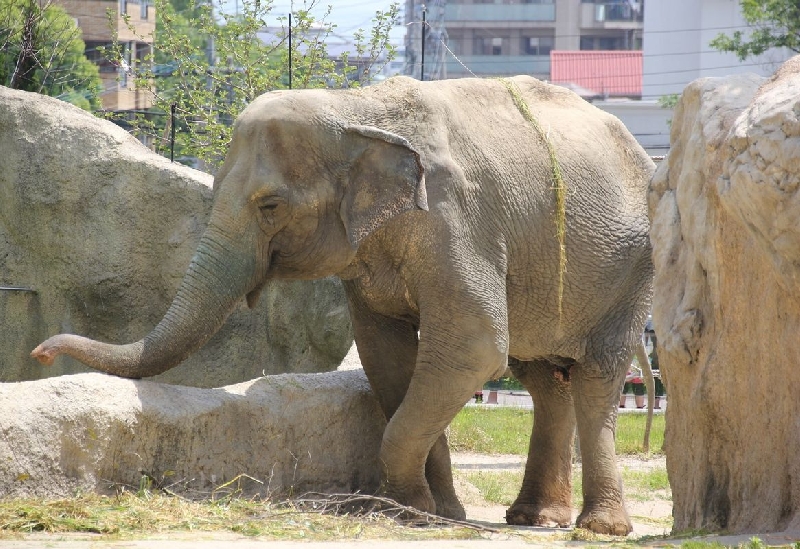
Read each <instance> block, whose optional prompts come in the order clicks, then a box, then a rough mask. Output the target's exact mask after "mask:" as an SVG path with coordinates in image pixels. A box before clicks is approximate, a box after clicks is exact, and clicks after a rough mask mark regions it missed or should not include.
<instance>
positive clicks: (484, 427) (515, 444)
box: [448, 406, 533, 456]
mask: <svg viewBox="0 0 800 549" xmlns="http://www.w3.org/2000/svg"><path fill="white" fill-rule="evenodd" d="M532 427H533V415H532V414H531V411H530V410H525V409H522V408H512V407H505V406H503V407H499V406H492V407H488V406H467V407H465V408H463V409H462V410H461V411H460V412H459V413H458V415H457V416H456V417H455V419H453V421H452V423H451V424H450V429H449V432H448V438H449V441H450V447H451V448H452V449H453V450H456V451H459V452H477V453H479V454H516V455H521V456H527V455H528V443H529V440H530V437H531V428H532Z"/></svg>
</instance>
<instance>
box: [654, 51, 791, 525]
mask: <svg viewBox="0 0 800 549" xmlns="http://www.w3.org/2000/svg"><path fill="white" fill-rule="evenodd" d="M798 90H800V58H794V59H792V60H790V61H788V62H787V63H786V64H785V65H784V67H783V68H782V69H781V70H780V71H778V73H777V74H776V75H775V77H774V78H773V79H772V80H769V81H765V80H763V79H761V78H759V77H756V76H730V77H725V78H706V79H700V80H697V81H695V82H693V83H692V84H690V85H689V86H688V87H687V88H686V90H685V91H684V93H683V95H682V97H681V99H680V102H679V103H678V106H677V108H676V110H675V116H674V118H673V121H672V135H671V149H670V152H669V155H668V157H667V159H666V160H665V161H664V162H662V164H661V165H660V166H659V167H658V170H657V172H656V174H655V176H654V178H653V181H652V184H651V189H650V197H649V198H650V216H651V220H652V228H651V238H652V242H653V248H654V263H655V273H656V274H655V283H654V292H655V296H654V303H653V320H654V324H655V329H656V333H657V335H658V342H659V351H658V353H659V363H660V366H661V372H662V375H663V376H664V381H665V385H666V389H667V394H668V398H669V407H668V410H667V431H666V437H665V447H666V454H667V468H668V473H669V478H670V485H671V487H672V494H673V502H674V511H673V515H674V518H675V522H674V530H675V531H676V532H680V531H684V530H697V529H703V530H711V531H728V532H732V533H744V532H757V531H761V532H764V531H782V530H797V529H800V512H799V511H800V482H798V480H797V479H800V453H798V452H797V449H798V448H800V399H798V397H797V387H800V368H798V362H800V338H798V337H797V334H796V331H797V326H798V325H800V224H798V221H797V220H798V219H800V195H799V194H798V184H799V183H800V118H799V115H800V94H799V93H798Z"/></svg>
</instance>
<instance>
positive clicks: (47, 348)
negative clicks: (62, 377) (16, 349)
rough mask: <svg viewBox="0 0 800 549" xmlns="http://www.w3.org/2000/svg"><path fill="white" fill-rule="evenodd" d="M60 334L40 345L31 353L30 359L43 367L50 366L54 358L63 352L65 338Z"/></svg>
mask: <svg viewBox="0 0 800 549" xmlns="http://www.w3.org/2000/svg"><path fill="white" fill-rule="evenodd" d="M65 335H66V334H61V335H57V336H53V337H51V338H49V339H47V340H46V341H43V342H42V343H40V344H39V345H38V346H37V347H36V348H35V349H34V350H33V351H31V357H32V358H35V359H36V360H38V361H39V362H40V363H42V364H44V365H45V366H52V365H53V362H54V361H55V359H56V357H57V356H58V355H60V354H61V353H63V352H64V345H65V343H66V342H65V339H66V338H65V337H64V336H65Z"/></svg>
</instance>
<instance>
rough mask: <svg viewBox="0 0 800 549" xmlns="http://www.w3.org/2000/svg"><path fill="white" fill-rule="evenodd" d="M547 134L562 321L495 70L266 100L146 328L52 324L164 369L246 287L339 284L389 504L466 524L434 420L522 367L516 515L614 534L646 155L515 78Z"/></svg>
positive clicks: (565, 94)
mask: <svg viewBox="0 0 800 549" xmlns="http://www.w3.org/2000/svg"><path fill="white" fill-rule="evenodd" d="M513 81H514V82H515V83H516V85H517V86H518V87H519V89H520V90H521V92H522V95H523V96H524V98H525V101H526V103H527V105H528V106H529V108H530V110H531V111H532V112H533V113H534V115H535V116H536V118H537V120H538V121H539V123H540V124H541V127H542V128H543V130H544V131H545V132H546V133H547V138H548V139H549V140H550V141H551V142H552V143H553V146H554V148H555V151H556V154H557V156H558V160H559V163H560V165H561V169H562V171H563V174H564V180H565V182H566V185H567V187H568V196H567V202H566V208H567V231H566V235H567V236H566V254H567V266H566V272H565V273H564V295H563V303H562V305H563V312H562V313H561V314H559V306H558V305H559V304H558V292H557V287H558V279H559V252H558V249H559V248H558V243H557V238H556V230H555V218H554V215H555V213H554V212H555V206H554V200H555V195H554V189H553V185H554V184H553V180H552V167H553V165H552V162H551V160H550V157H549V155H548V152H547V149H546V146H545V143H544V141H543V139H542V137H541V136H540V135H539V133H537V132H536V130H535V129H534V126H533V125H532V124H531V123H530V122H529V121H527V120H526V119H525V118H524V117H523V115H522V114H521V112H520V110H519V109H518V108H517V107H516V106H515V104H514V102H513V101H512V96H511V95H510V93H509V91H508V90H507V89H506V87H505V86H504V85H503V83H501V82H499V81H497V80H479V79H465V80H446V81H439V82H418V81H415V80H411V79H408V78H403V77H398V78H393V79H391V80H389V81H387V82H385V83H384V84H381V85H379V86H373V87H369V88H365V89H363V90H348V91H329V90H304V91H293V92H273V93H268V94H266V95H264V96H262V97H260V98H258V99H257V100H256V101H254V102H253V103H252V104H251V105H250V106H249V107H248V108H247V109H246V110H245V111H244V112H243V113H242V114H241V116H240V117H239V118H238V120H237V122H236V127H235V131H234V138H233V142H232V144H231V148H230V151H229V153H228V156H227V159H226V160H225V163H224V166H223V167H222V169H221V170H220V172H219V174H218V175H217V179H216V183H215V195H216V196H215V203H214V207H213V211H212V214H211V220H210V222H209V226H208V229H207V231H206V233H205V236H204V237H203V239H202V241H201V243H200V245H199V247H198V249H197V252H196V255H195V257H194V260H193V261H192V264H191V265H190V267H189V269H188V272H187V273H186V276H185V279H184V281H183V284H182V286H181V287H180V289H179V291H178V294H177V296H176V297H175V300H174V302H173V304H172V306H171V307H170V309H169V311H168V312H167V313H166V316H165V317H164V319H163V320H162V322H161V323H160V324H159V325H158V326H157V327H156V328H155V329H154V330H153V332H152V333H151V334H150V335H148V336H147V337H145V338H144V339H143V340H141V341H139V342H136V343H133V344H130V345H122V346H116V345H109V344H104V343H98V342H94V341H91V340H87V339H85V338H80V337H78V336H73V335H61V336H55V337H54V338H51V339H49V340H47V341H46V342H44V343H43V344H42V345H40V346H39V347H37V349H35V350H34V351H33V355H34V356H36V357H37V358H39V359H40V360H42V361H44V362H52V360H53V358H54V357H55V356H56V355H58V354H59V353H67V354H69V355H71V356H73V357H75V358H77V359H79V360H81V361H83V362H85V363H86V364H88V365H90V366H92V367H94V368H97V369H99V370H103V371H106V372H110V373H113V374H116V375H121V376H126V377H134V378H137V377H144V376H150V375H154V374H158V373H160V372H163V371H164V370H166V369H168V368H171V367H172V366H174V365H175V364H177V363H178V362H180V361H181V360H182V359H183V358H185V357H186V356H187V355H189V354H190V353H191V352H192V351H193V350H194V349H196V348H198V347H199V346H200V345H202V344H203V343H204V342H205V341H206V340H207V339H208V338H209V337H210V336H211V335H212V334H213V333H214V332H215V331H216V330H217V329H218V328H219V326H220V325H221V324H222V322H223V321H224V320H225V318H226V316H227V314H228V313H229V312H230V311H231V309H232V308H233V307H234V305H235V304H236V303H237V301H238V300H240V299H241V298H242V296H246V298H247V301H248V303H249V304H250V305H252V304H253V303H254V302H255V300H256V299H257V297H258V293H259V290H260V288H261V287H262V286H263V285H264V284H265V283H266V282H267V281H268V280H270V279H273V278H290V279H291V278H301V279H309V278H317V277H323V276H326V275H330V274H338V275H339V276H340V277H341V278H342V280H343V281H344V285H345V288H346V292H347V296H348V300H349V304H350V311H351V313H352V320H353V325H354V330H355V338H356V343H357V345H358V350H359V354H360V356H361V360H362V363H363V365H364V369H365V371H366V374H367V376H368V378H369V380H370V383H371V385H372V387H373V389H374V391H375V393H376V395H377V397H378V399H379V400H380V403H381V405H382V407H383V410H384V412H385V414H386V417H387V418H390V420H389V423H388V426H387V428H386V432H385V434H384V438H383V444H382V447H381V453H380V455H381V458H382V460H383V462H384V463H385V487H386V491H387V493H388V495H390V496H392V497H394V498H395V499H397V500H399V501H400V502H402V503H404V504H408V505H411V506H414V507H416V508H418V509H421V510H424V511H429V512H435V513H438V514H440V515H443V516H447V517H454V518H464V510H463V507H462V506H461V504H460V503H459V502H458V499H457V497H456V495H455V491H454V489H453V481H452V474H451V470H450V455H449V451H448V448H447V441H446V439H445V434H444V432H445V428H446V427H447V425H448V424H449V423H450V421H451V420H452V419H453V417H454V416H455V415H456V413H457V412H458V411H459V410H460V409H461V407H462V406H463V405H464V404H465V403H466V402H467V401H468V400H469V398H470V397H471V396H472V395H473V393H474V391H475V390H476V389H477V388H479V387H480V386H481V385H482V384H483V383H484V382H485V381H487V380H488V379H490V378H493V377H496V376H498V375H500V374H502V373H503V372H504V370H505V369H506V364H507V359H508V357H509V356H511V357H514V358H515V359H516V365H515V366H514V367H513V369H514V373H515V375H516V376H517V377H518V378H519V379H520V380H521V381H522V382H523V383H524V384H525V386H526V387H527V388H528V390H529V391H530V392H531V394H532V395H533V400H534V403H535V406H536V418H535V425H534V428H533V435H532V439H531V451H530V456H529V458H528V464H527V468H526V472H525V479H524V482H523V486H522V490H521V492H520V494H519V497H518V498H517V501H516V502H515V503H514V504H513V505H512V506H511V508H510V509H509V510H508V514H507V519H508V521H509V522H510V523H513V524H533V525H560V526H563V525H568V524H569V523H570V522H571V516H570V509H571V495H570V494H571V490H570V485H571V480H570V473H571V456H572V443H573V437H574V432H575V427H576V425H577V429H578V434H579V437H580V449H581V455H582V460H583V491H584V507H583V511H582V512H581V514H580V516H579V518H578V521H577V524H578V525H579V526H581V527H584V528H588V529H590V530H594V531H595V532H603V533H615V534H627V533H628V532H629V531H630V530H631V524H630V520H629V518H628V514H627V512H626V510H625V506H624V503H623V496H622V489H621V482H620V477H619V474H618V472H617V467H616V458H615V454H614V431H615V427H616V413H617V402H618V399H619V393H620V388H621V386H622V383H623V380H624V377H625V372H626V370H627V367H628V364H629V361H630V359H631V356H632V354H633V350H634V348H635V345H637V344H638V342H639V336H640V334H641V333H642V328H643V326H644V322H645V317H646V312H647V309H648V301H649V296H650V292H651V277H652V265H651V260H650V244H649V240H648V220H647V211H646V205H645V187H646V185H647V182H648V180H649V178H650V175H651V173H652V171H653V163H652V162H651V160H650V159H649V157H648V156H647V155H646V154H645V153H644V151H643V150H642V149H641V148H640V147H639V146H638V145H637V143H636V142H635V141H634V139H633V138H632V137H631V135H630V134H629V133H628V132H627V130H626V129H625V128H624V127H623V126H622V124H620V122H619V121H618V120H616V119H615V118H613V117H611V116H609V115H607V114H605V113H603V112H601V111H599V110H597V109H595V108H594V107H592V106H590V105H589V104H587V103H585V102H584V101H582V100H581V99H579V98H578V96H576V95H574V94H573V93H571V92H569V91H567V90H564V89H562V88H558V87H555V86H551V85H548V84H545V83H541V82H539V81H536V80H534V79H532V78H528V77H516V78H514V79H513Z"/></svg>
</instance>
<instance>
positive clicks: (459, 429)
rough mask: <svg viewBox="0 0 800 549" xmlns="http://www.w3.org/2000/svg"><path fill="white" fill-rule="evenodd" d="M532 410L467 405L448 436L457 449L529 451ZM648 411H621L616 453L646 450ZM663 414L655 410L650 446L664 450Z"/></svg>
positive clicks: (523, 453)
mask: <svg viewBox="0 0 800 549" xmlns="http://www.w3.org/2000/svg"><path fill="white" fill-rule="evenodd" d="M533 416H534V414H533V412H531V411H530V410H525V409H521V408H514V407H506V406H489V405H483V406H467V407H465V408H463V409H462V410H461V411H460V412H459V413H458V415H456V417H455V419H453V421H452V423H451V424H450V429H449V432H448V439H449V441H450V447H451V448H452V449H453V450H455V451H461V452H477V453H480V454H515V455H520V456H527V455H528V443H529V440H530V436H531V430H532V428H533ZM646 419H647V416H646V415H645V414H634V413H631V414H619V417H618V418H617V439H616V440H617V446H616V449H617V454H618V455H638V454H641V453H642V452H643V448H642V443H643V439H644V426H645V421H646ZM664 428H665V423H664V414H654V416H653V427H652V430H651V432H650V448H651V452H652V453H654V454H662V453H663V450H662V447H663V445H664Z"/></svg>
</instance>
